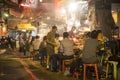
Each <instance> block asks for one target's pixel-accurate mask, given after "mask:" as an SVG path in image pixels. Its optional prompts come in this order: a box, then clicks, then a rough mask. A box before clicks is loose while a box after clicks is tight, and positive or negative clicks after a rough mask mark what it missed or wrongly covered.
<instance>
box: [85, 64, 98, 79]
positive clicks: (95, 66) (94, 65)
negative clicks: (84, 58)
mask: <svg viewBox="0 0 120 80" xmlns="http://www.w3.org/2000/svg"><path fill="white" fill-rule="evenodd" d="M87 67H94V68H95V73H96V80H99V78H98V69H97V64H83V69H84V75H83V80H86V68H87Z"/></svg>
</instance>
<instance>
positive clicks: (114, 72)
mask: <svg viewBox="0 0 120 80" xmlns="http://www.w3.org/2000/svg"><path fill="white" fill-rule="evenodd" d="M109 64H113V77H114V80H117V65H118V62H117V61H108V63H107V71H106V78H108V71H109Z"/></svg>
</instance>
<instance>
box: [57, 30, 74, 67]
mask: <svg viewBox="0 0 120 80" xmlns="http://www.w3.org/2000/svg"><path fill="white" fill-rule="evenodd" d="M60 53H62V54H61V55H60V56H59V58H60V68H61V64H62V60H64V59H71V58H73V57H74V44H73V42H72V41H71V40H70V39H69V34H68V32H64V33H63V40H62V41H61V45H60Z"/></svg>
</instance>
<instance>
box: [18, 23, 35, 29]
mask: <svg viewBox="0 0 120 80" xmlns="http://www.w3.org/2000/svg"><path fill="white" fill-rule="evenodd" d="M17 28H18V30H35V27H34V26H32V25H31V24H27V23H23V24H18V25H17Z"/></svg>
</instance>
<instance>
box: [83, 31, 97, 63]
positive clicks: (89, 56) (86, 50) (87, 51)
mask: <svg viewBox="0 0 120 80" xmlns="http://www.w3.org/2000/svg"><path fill="white" fill-rule="evenodd" d="M98 45H99V41H98V40H97V33H96V31H92V32H91V38H89V39H87V40H86V41H85V45H84V47H83V51H82V54H83V56H82V61H83V63H97V62H98V59H97V54H96V52H97V48H98Z"/></svg>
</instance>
